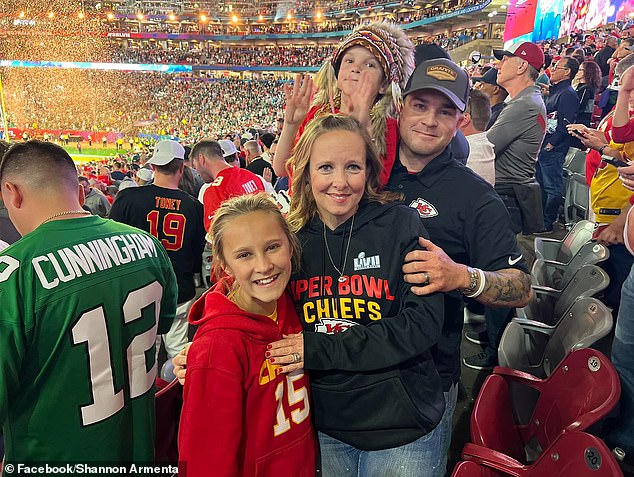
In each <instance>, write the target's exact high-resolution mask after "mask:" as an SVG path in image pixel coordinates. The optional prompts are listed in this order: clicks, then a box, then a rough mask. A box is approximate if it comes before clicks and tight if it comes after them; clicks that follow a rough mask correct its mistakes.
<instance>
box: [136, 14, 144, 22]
mask: <svg viewBox="0 0 634 477" xmlns="http://www.w3.org/2000/svg"><path fill="white" fill-rule="evenodd" d="M136 18H137V20H139V21H143V13H141V12H139V13H137V14H136Z"/></svg>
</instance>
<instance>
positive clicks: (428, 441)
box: [267, 115, 445, 477]
mask: <svg viewBox="0 0 634 477" xmlns="http://www.w3.org/2000/svg"><path fill="white" fill-rule="evenodd" d="M294 164H295V174H294V177H293V185H292V187H293V202H292V204H291V212H290V214H289V217H288V219H289V222H290V224H291V227H292V228H293V229H294V230H296V231H297V233H298V235H299V238H300V241H301V243H302V250H303V254H302V263H301V269H300V272H299V273H298V274H297V275H296V276H295V277H294V278H293V279H292V280H291V283H290V287H291V294H292V296H293V299H294V301H295V303H296V306H297V307H298V314H299V316H300V321H301V322H302V326H303V328H304V333H303V334H298V335H291V336H289V337H287V338H285V339H283V340H281V341H277V342H275V343H272V344H271V345H269V346H270V349H269V351H268V352H267V357H268V358H269V359H270V360H271V362H272V363H274V364H281V365H282V372H291V371H293V370H295V369H298V368H301V367H303V368H306V369H308V370H310V371H311V374H310V376H311V386H312V390H313V391H312V398H313V406H314V418H315V426H316V428H317V429H318V431H319V440H320V446H321V459H322V473H323V475H324V476H326V477H328V476H347V475H350V476H356V475H399V476H405V477H408V476H412V477H413V476H421V477H423V476H424V477H427V476H430V477H431V476H436V475H443V474H444V471H445V469H440V462H441V461H442V459H441V458H440V454H441V449H440V433H439V432H435V429H436V425H437V424H438V422H439V420H440V418H441V416H442V413H443V410H444V399H443V394H442V389H441V382H440V378H439V376H438V373H437V371H436V368H435V366H434V362H433V359H432V355H431V349H432V347H433V346H434V345H435V344H436V342H437V341H438V338H439V336H440V332H441V327H442V319H443V300H442V296H441V295H440V294H432V295H428V296H425V297H421V296H417V295H414V294H413V293H412V292H411V291H410V286H409V285H408V284H406V283H405V282H404V280H403V274H402V271H401V266H402V264H403V261H404V257H405V255H406V254H407V253H408V252H409V251H410V250H413V249H414V248H417V247H418V237H419V236H424V237H427V236H428V235H427V232H426V231H425V229H424V227H423V225H422V223H421V221H420V218H419V216H418V214H417V212H416V211H415V210H414V209H411V208H409V207H406V206H405V205H403V204H401V203H398V202H395V201H394V199H396V197H395V196H393V195H389V194H387V193H382V192H380V184H379V177H380V172H381V162H380V160H379V158H378V156H377V154H376V152H375V149H374V147H373V145H372V141H371V139H370V138H369V136H368V133H367V131H365V129H363V128H362V127H361V126H360V124H359V123H358V122H357V121H356V120H355V119H353V118H351V117H347V116H342V115H329V116H324V117H321V118H318V119H315V120H314V121H313V122H312V123H311V124H310V126H309V127H308V128H307V129H306V131H305V132H304V134H303V135H302V137H301V139H300V140H299V142H298V143H297V145H296V147H295V151H294Z"/></svg>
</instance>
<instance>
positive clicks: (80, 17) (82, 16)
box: [77, 12, 86, 20]
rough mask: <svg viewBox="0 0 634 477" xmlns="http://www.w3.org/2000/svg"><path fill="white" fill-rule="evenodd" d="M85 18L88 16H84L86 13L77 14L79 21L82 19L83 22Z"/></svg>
mask: <svg viewBox="0 0 634 477" xmlns="http://www.w3.org/2000/svg"><path fill="white" fill-rule="evenodd" d="M85 16H86V15H85V14H84V12H79V13H78V14H77V17H79V19H80V20H83V19H84V17H85Z"/></svg>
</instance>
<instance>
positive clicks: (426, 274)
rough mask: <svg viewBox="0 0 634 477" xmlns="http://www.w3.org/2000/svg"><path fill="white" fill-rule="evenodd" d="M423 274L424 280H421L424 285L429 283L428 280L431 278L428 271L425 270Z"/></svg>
mask: <svg viewBox="0 0 634 477" xmlns="http://www.w3.org/2000/svg"><path fill="white" fill-rule="evenodd" d="M423 273H424V274H425V281H424V282H423V286H424V287H426V286H427V285H429V281H430V280H431V279H430V277H429V273H427V272H423Z"/></svg>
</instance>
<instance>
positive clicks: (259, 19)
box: [258, 14, 264, 22]
mask: <svg viewBox="0 0 634 477" xmlns="http://www.w3.org/2000/svg"><path fill="white" fill-rule="evenodd" d="M258 21H259V22H263V21H264V17H263V16H262V15H261V14H260V15H258Z"/></svg>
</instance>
